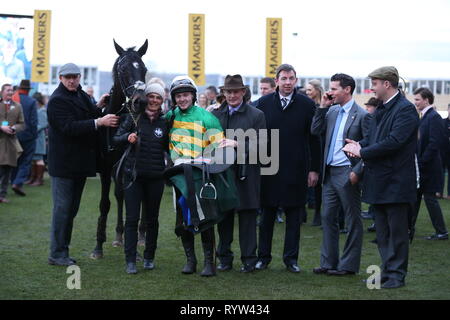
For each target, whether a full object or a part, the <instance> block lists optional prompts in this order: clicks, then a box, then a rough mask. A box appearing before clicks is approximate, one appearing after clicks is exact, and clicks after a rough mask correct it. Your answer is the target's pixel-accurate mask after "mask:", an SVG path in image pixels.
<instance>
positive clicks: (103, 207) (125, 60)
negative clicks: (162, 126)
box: [91, 40, 148, 259]
mask: <svg viewBox="0 0 450 320" xmlns="http://www.w3.org/2000/svg"><path fill="white" fill-rule="evenodd" d="M114 47H115V49H116V52H117V54H118V55H119V57H118V58H117V59H116V61H115V63H114V67H113V81H114V82H113V87H112V88H111V91H110V97H109V103H108V105H107V107H106V108H105V111H104V112H105V114H109V113H113V114H116V115H120V116H121V119H122V116H123V115H125V114H127V113H132V115H133V116H136V115H137V114H138V113H139V112H142V110H143V109H145V106H146V105H147V98H146V97H145V93H144V90H145V74H146V73H147V68H146V66H145V64H144V63H143V61H142V56H143V55H144V54H145V53H146V52H147V48H148V40H145V43H144V44H143V45H142V46H141V47H140V48H139V49H138V50H135V47H132V48H128V49H127V50H124V49H123V48H122V47H121V46H120V45H118V44H117V43H116V41H115V40H114ZM101 129H102V130H101V131H100V136H101V138H100V140H101V157H100V161H99V162H100V163H98V167H99V171H100V179H101V184H102V189H101V199H100V205H99V209H100V217H99V218H98V222H97V245H96V247H95V249H94V250H93V252H92V253H91V258H93V259H100V258H103V243H104V242H105V241H106V221H107V218H108V213H109V210H110V206H111V201H110V200H109V192H110V189H111V182H112V178H111V176H112V173H113V167H114V165H115V164H116V163H117V161H119V159H120V157H121V156H122V154H123V152H124V149H123V148H117V147H114V146H113V145H112V144H111V141H112V137H113V135H114V134H115V132H116V131H117V129H113V128H101ZM103 129H104V130H103ZM114 194H115V197H116V200H117V209H118V216H117V225H116V240H115V241H114V242H115V243H116V244H117V245H121V244H122V236H123V230H124V227H123V198H124V195H123V190H122V188H121V187H120V186H118V185H117V184H115V190H114ZM113 245H114V244H113Z"/></svg>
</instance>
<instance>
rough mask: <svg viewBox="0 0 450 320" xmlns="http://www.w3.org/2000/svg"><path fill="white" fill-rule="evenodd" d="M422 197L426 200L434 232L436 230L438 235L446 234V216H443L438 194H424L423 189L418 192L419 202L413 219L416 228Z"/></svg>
mask: <svg viewBox="0 0 450 320" xmlns="http://www.w3.org/2000/svg"><path fill="white" fill-rule="evenodd" d="M422 195H423V199H424V200H425V205H426V207H427V210H428V214H429V215H430V219H431V223H432V224H433V227H434V230H436V233H439V234H442V233H446V232H447V227H446V226H445V221H444V216H443V215H442V210H441V206H440V205H439V201H438V199H437V198H436V194H435V193H434V192H423V191H422V190H421V189H419V190H418V191H417V202H416V208H415V212H414V213H415V216H414V218H413V225H414V226H415V224H416V220H417V216H418V215H419V210H420V204H421V202H422Z"/></svg>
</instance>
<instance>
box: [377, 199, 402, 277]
mask: <svg viewBox="0 0 450 320" xmlns="http://www.w3.org/2000/svg"><path fill="white" fill-rule="evenodd" d="M373 207H374V211H375V226H376V232H377V245H378V251H379V252H380V256H381V261H382V263H383V264H382V266H381V270H382V272H381V277H382V278H383V277H384V278H393V279H397V280H400V281H404V279H405V277H406V273H407V270H408V254H409V235H408V210H409V207H410V204H408V203H390V204H374V205H373Z"/></svg>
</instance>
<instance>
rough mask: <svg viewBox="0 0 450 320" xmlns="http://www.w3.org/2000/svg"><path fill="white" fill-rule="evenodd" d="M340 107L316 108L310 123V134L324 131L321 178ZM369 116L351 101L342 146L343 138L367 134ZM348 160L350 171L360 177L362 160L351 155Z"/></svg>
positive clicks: (319, 133) (357, 137) (361, 136)
mask: <svg viewBox="0 0 450 320" xmlns="http://www.w3.org/2000/svg"><path fill="white" fill-rule="evenodd" d="M341 108H342V107H341V106H339V105H335V106H331V107H330V108H317V109H316V113H315V115H314V118H313V122H312V125H311V133H312V134H315V135H322V134H324V133H325V147H324V156H323V159H324V161H323V166H322V168H323V169H322V170H323V171H322V172H323V173H324V174H323V178H322V180H323V179H324V178H325V166H326V159H327V157H328V151H329V148H330V143H331V139H332V137H333V131H334V125H335V123H336V118H337V116H338V114H339V111H340V110H341ZM369 118H370V114H369V113H367V111H365V110H364V109H363V108H361V107H360V106H359V105H358V104H357V103H356V102H355V103H353V106H352V107H351V109H350V111H349V115H348V118H347V121H346V122H345V126H344V133H343V138H344V139H343V140H344V141H343V145H342V147H344V145H345V139H352V140H355V141H360V140H362V139H363V138H364V137H365V136H367V133H368V125H369ZM349 160H350V163H351V165H352V168H353V169H352V171H353V172H355V173H356V174H357V175H358V176H359V177H360V178H361V177H362V173H363V166H362V160H361V159H358V158H352V157H349Z"/></svg>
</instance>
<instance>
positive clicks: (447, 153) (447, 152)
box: [442, 117, 450, 166]
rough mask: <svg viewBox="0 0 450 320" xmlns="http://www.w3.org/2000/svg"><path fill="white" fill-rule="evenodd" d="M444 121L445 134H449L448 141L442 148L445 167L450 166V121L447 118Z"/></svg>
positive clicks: (447, 135)
mask: <svg viewBox="0 0 450 320" xmlns="http://www.w3.org/2000/svg"><path fill="white" fill-rule="evenodd" d="M442 120H443V123H444V128H445V132H446V133H447V134H446V140H445V141H444V145H443V146H442V150H443V151H442V155H443V157H442V161H443V162H444V165H447V166H450V119H449V118H448V117H447V118H445V119H442Z"/></svg>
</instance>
